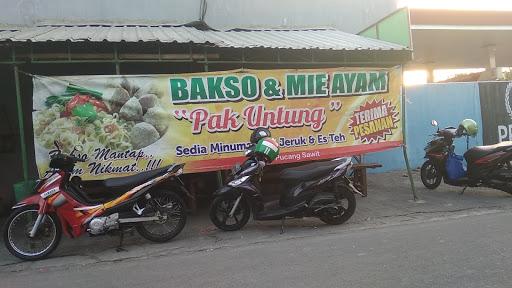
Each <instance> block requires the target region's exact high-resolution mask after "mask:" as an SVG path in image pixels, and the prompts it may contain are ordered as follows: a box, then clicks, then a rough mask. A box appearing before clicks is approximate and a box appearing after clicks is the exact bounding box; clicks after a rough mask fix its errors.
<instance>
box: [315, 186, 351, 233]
mask: <svg viewBox="0 0 512 288" xmlns="http://www.w3.org/2000/svg"><path fill="white" fill-rule="evenodd" d="M339 189H340V191H339V192H338V193H339V194H338V195H337V196H338V197H337V198H338V203H337V208H336V209H334V207H333V210H332V211H325V212H324V213H323V214H322V215H321V216H320V220H322V221H323V222H324V223H326V224H329V225H340V224H343V223H345V222H347V220H348V219H350V217H352V215H354V212H355V211H356V197H355V196H354V193H352V191H350V190H348V189H346V188H341V187H340V188H339ZM326 209H328V208H326Z"/></svg>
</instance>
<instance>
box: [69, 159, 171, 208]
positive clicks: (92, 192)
mask: <svg viewBox="0 0 512 288" xmlns="http://www.w3.org/2000/svg"><path fill="white" fill-rule="evenodd" d="M169 167H171V166H166V167H162V168H159V169H155V170H150V171H146V172H142V173H138V174H135V175H131V176H125V177H117V178H110V179H105V180H85V181H84V180H82V179H79V177H76V176H75V177H73V178H72V179H71V182H72V183H73V184H74V186H75V187H76V190H78V191H79V192H78V191H77V192H78V193H80V194H82V196H83V198H85V199H86V200H87V202H106V201H108V200H112V199H115V198H117V197H119V196H121V195H122V194H124V193H125V192H127V191H128V190H130V189H131V188H133V187H135V186H138V185H140V184H142V183H144V182H147V181H149V180H150V179H152V178H155V177H158V176H160V175H163V174H164V173H165V172H166V171H167V170H168V169H169ZM77 178H78V179H77Z"/></svg>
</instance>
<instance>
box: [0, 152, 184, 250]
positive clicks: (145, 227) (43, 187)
mask: <svg viewBox="0 0 512 288" xmlns="http://www.w3.org/2000/svg"><path fill="white" fill-rule="evenodd" d="M55 146H56V148H57V149H56V153H55V154H54V155H53V156H51V160H50V168H51V169H52V173H51V174H50V175H49V176H48V177H46V178H44V179H41V180H39V181H38V183H37V185H36V187H35V191H36V192H37V193H36V194H35V195H33V196H30V197H28V198H26V199H24V200H23V201H21V202H19V203H18V204H16V205H15V206H14V207H13V209H15V210H14V211H13V213H12V214H11V215H10V217H9V218H8V219H7V222H6V223H5V227H4V243H5V245H6V247H7V249H8V250H9V252H11V253H12V254H13V255H14V256H16V257H18V258H21V259H24V260H37V259H41V258H44V257H46V256H47V255H48V254H50V253H51V252H52V251H53V250H54V249H55V248H56V247H57V245H58V244H59V241H60V238H61V235H62V233H64V234H66V235H67V236H69V237H70V238H76V237H79V236H81V235H82V234H84V233H85V232H88V233H89V234H90V235H91V236H96V235H102V234H107V233H112V232H116V231H117V232H118V233H119V234H120V236H121V241H120V244H119V245H120V246H121V245H122V241H123V232H125V231H126V230H130V229H133V228H135V229H136V230H137V231H138V232H139V234H141V235H142V236H143V237H144V238H146V239H149V240H151V241H155V242H165V241H168V240H170V239H172V238H174V237H175V236H176V235H178V234H179V233H180V232H181V230H182V229H183V227H184V226H185V222H186V211H185V205H184V202H183V200H182V198H181V197H180V196H179V194H180V193H186V194H187V195H188V192H187V191H186V189H185V188H184V185H183V182H181V180H180V179H179V178H178V176H179V175H180V174H182V173H183V166H184V164H175V165H170V166H167V167H163V168H160V169H156V170H151V171H148V172H143V173H139V174H137V175H134V176H128V177H120V178H112V179H106V180H98V181H81V179H80V178H79V177H78V176H73V177H72V175H71V174H72V171H73V168H74V166H75V164H76V163H77V162H84V161H85V160H83V159H81V158H79V157H75V156H73V154H74V152H75V151H78V150H76V148H75V150H74V151H73V152H72V153H71V155H66V154H64V153H62V151H61V149H60V148H59V145H58V143H55ZM164 182H166V183H165V187H169V184H170V186H171V187H173V189H172V190H173V191H170V190H169V189H162V187H164V185H162V184H164ZM91 186H95V187H98V186H99V187H100V188H101V190H103V192H104V193H103V195H102V196H103V197H106V198H104V199H101V200H98V199H92V198H91V197H90V195H89V194H88V193H87V191H86V190H87V188H86V187H91ZM120 191H123V192H120ZM107 193H108V194H107ZM105 194H106V196H105Z"/></svg>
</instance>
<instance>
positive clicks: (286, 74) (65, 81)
mask: <svg viewBox="0 0 512 288" xmlns="http://www.w3.org/2000/svg"><path fill="white" fill-rule="evenodd" d="M401 83H402V82H401V70H400V69H399V68H393V69H377V68H376V69H370V68H365V69H362V68H350V69H347V68H336V69H311V70H243V71H242V70H235V71H225V72H210V73H194V74H178V75H143V76H69V77H56V78H47V77H35V78H34V110H35V112H34V113H33V122H34V137H35V141H34V143H35V151H36V159H37V165H38V169H39V172H40V174H44V173H45V172H46V171H47V169H48V162H49V160H48V159H49V157H48V155H49V154H50V153H52V149H53V142H54V141H55V140H57V141H59V142H61V143H62V144H63V146H64V147H63V148H64V151H66V152H68V153H71V152H72V150H73V147H75V146H76V145H80V146H82V147H83V149H82V152H76V151H75V154H79V156H80V157H83V158H85V159H87V160H88V161H87V162H85V163H83V164H80V165H79V166H77V169H76V174H78V175H81V176H82V178H84V179H88V178H106V177H113V176H116V175H117V176H124V175H130V174H134V173H137V172H141V171H146V170H151V169H155V168H158V167H162V166H165V165H168V164H171V163H174V162H183V163H186V166H185V168H186V172H202V171H214V170H219V169H228V168H231V166H232V165H233V164H235V163H237V162H240V161H241V160H242V157H243V151H244V150H245V149H246V148H247V145H248V140H249V136H250V134H251V132H252V130H253V129H256V128H258V127H267V128H269V129H270V130H271V132H272V135H273V137H274V138H275V139H276V140H277V142H278V143H279V145H280V148H281V153H280V156H279V157H278V159H277V160H276V161H275V163H287V162H296V161H310V160H318V159H328V158H334V157H339V156H346V155H357V154H364V153H368V152H374V151H381V150H385V149H389V148H392V147H397V146H399V145H400V144H401V143H402V137H403V136H402V122H401V102H400V100H401Z"/></svg>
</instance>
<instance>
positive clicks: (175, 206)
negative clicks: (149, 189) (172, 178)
mask: <svg viewBox="0 0 512 288" xmlns="http://www.w3.org/2000/svg"><path fill="white" fill-rule="evenodd" d="M144 216H158V217H160V218H161V220H156V221H148V222H141V223H139V224H138V225H137V226H136V228H137V232H139V234H140V235H141V236H142V237H144V238H146V239H148V240H150V241H153V242H167V241H169V240H171V239H172V238H174V237H176V236H177V235H178V234H179V233H180V232H181V230H183V227H185V223H186V222H187V214H186V211H185V204H184V202H183V200H181V198H180V197H179V196H178V195H177V194H175V193H173V192H168V191H159V192H157V193H155V195H154V196H153V198H152V204H151V205H148V207H147V208H146V209H145V210H144Z"/></svg>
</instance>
